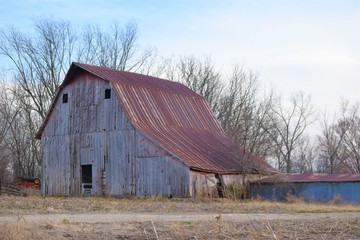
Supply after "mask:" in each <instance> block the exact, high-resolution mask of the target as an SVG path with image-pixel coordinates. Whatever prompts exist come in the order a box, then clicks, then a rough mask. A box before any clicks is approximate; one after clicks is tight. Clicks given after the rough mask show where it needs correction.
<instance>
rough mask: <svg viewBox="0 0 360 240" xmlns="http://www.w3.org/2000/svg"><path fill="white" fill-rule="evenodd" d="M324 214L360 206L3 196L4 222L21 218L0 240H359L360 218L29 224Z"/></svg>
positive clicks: (3, 228) (0, 227) (0, 212)
mask: <svg viewBox="0 0 360 240" xmlns="http://www.w3.org/2000/svg"><path fill="white" fill-rule="evenodd" d="M91 212H93V213H108V212H111V213H129V212H134V213H158V214H161V213H173V214H176V213H179V214H184V213H248V214H250V213H300V212H301V213H303V212H306V213H320V212H360V206H356V205H342V204H339V201H338V200H337V199H335V200H334V201H333V203H332V204H307V203H305V202H303V201H301V199H300V200H299V199H291V200H289V203H278V202H269V201H262V200H254V201H239V200H229V199H209V198H201V199H167V198H147V199H113V198H108V199H104V198H55V197H48V198H42V197H40V196H28V197H14V196H4V195H1V196H0V216H18V220H17V222H15V223H7V224H1V223H0V233H1V234H0V239H100V238H101V239H157V238H158V239H315V238H317V239H359V238H360V218H355V219H341V220H337V219H331V218H322V219H318V220H306V221H305V220H286V221H281V220H274V221H248V222H241V223H236V222H225V221H223V220H222V218H221V214H220V215H219V216H218V217H217V218H216V219H214V220H213V221H209V222H203V221H201V222H195V221H188V222H122V223H111V224H109V223H96V224H90V223H75V222H71V221H70V220H69V219H67V218H64V219H62V220H61V221H59V222H56V223H55V222H47V223H35V224H29V223H27V222H26V221H25V220H24V218H23V217H22V216H23V215H27V214H77V213H79V214H80V213H91Z"/></svg>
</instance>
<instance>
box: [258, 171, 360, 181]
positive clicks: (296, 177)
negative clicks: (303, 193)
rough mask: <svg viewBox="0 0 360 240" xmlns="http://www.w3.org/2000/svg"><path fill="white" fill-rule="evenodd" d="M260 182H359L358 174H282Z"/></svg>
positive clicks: (359, 176) (359, 175)
mask: <svg viewBox="0 0 360 240" xmlns="http://www.w3.org/2000/svg"><path fill="white" fill-rule="evenodd" d="M260 182H264V183H272V182H290V183H311V182H360V174H320V173H282V174H277V175H274V176H271V177H269V178H265V179H263V180H261V181H260Z"/></svg>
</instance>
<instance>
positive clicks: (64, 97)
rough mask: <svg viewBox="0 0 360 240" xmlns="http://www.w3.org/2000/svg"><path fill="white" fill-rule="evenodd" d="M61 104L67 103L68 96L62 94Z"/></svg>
mask: <svg viewBox="0 0 360 240" xmlns="http://www.w3.org/2000/svg"><path fill="white" fill-rule="evenodd" d="M62 101H63V103H67V102H68V94H67V93H64V94H63V99H62Z"/></svg>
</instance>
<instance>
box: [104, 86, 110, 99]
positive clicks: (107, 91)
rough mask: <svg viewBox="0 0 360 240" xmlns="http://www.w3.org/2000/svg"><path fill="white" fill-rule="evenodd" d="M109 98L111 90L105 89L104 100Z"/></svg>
mask: <svg viewBox="0 0 360 240" xmlns="http://www.w3.org/2000/svg"><path fill="white" fill-rule="evenodd" d="M109 98H111V89H110V88H108V89H105V99H109Z"/></svg>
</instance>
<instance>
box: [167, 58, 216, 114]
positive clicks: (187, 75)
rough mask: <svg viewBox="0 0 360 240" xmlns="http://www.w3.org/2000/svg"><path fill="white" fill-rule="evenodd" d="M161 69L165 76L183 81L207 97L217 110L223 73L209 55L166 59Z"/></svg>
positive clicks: (212, 107) (213, 108)
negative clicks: (216, 67)
mask: <svg viewBox="0 0 360 240" xmlns="http://www.w3.org/2000/svg"><path fill="white" fill-rule="evenodd" d="M161 69H162V71H163V72H164V74H163V75H164V77H166V78H168V79H170V80H173V81H177V82H181V83H183V84H184V85H186V86H187V87H189V88H190V89H192V90H193V91H195V92H196V93H198V94H200V95H202V96H203V97H205V99H206V100H207V102H208V103H209V105H210V107H211V109H212V110H213V111H214V112H217V110H218V107H219V99H220V97H221V94H222V92H223V83H222V82H221V74H220V73H219V72H218V71H217V70H216V69H215V65H214V63H213V62H212V60H211V59H210V58H209V57H204V58H196V57H194V56H185V57H180V58H179V59H175V60H174V59H165V60H164V61H163V63H162V68H161Z"/></svg>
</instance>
